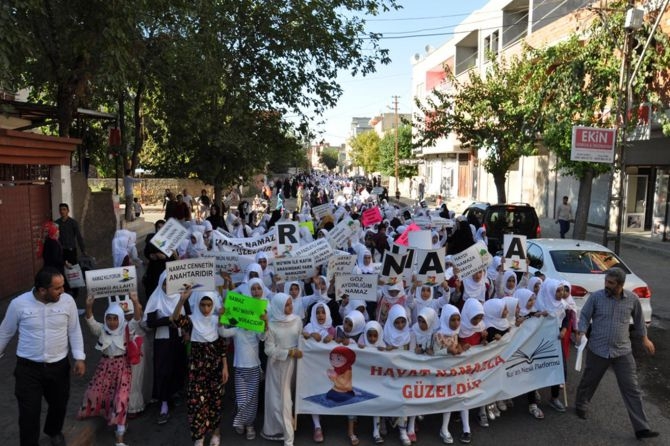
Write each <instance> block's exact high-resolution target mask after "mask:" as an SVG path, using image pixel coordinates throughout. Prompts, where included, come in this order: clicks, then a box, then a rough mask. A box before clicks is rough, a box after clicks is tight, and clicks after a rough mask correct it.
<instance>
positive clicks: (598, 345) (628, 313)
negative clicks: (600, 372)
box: [579, 289, 647, 358]
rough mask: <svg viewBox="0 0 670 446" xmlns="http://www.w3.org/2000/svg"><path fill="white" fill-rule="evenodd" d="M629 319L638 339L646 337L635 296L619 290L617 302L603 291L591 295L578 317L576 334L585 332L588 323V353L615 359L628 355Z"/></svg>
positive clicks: (639, 306)
mask: <svg viewBox="0 0 670 446" xmlns="http://www.w3.org/2000/svg"><path fill="white" fill-rule="evenodd" d="M631 318H632V319H633V325H634V327H635V331H636V333H637V334H638V335H639V336H646V335H647V328H646V327H645V325H644V317H643V315H642V307H641V305H640V301H639V300H638V298H637V296H636V295H635V294H633V293H632V292H630V291H628V290H623V295H622V297H621V298H620V299H618V298H615V297H614V296H611V295H610V294H609V293H608V292H607V291H606V290H604V289H602V290H598V291H596V292H594V293H593V294H591V297H589V298H588V300H587V301H586V303H585V304H584V307H582V311H581V315H580V317H579V331H580V332H581V333H585V332H586V329H587V327H588V325H589V323H591V336H590V337H589V344H588V347H589V350H591V352H593V353H594V354H596V355H598V356H600V357H601V358H618V357H620V356H623V355H627V354H630V353H631V352H632V347H631V343H630V332H629V325H630V321H631Z"/></svg>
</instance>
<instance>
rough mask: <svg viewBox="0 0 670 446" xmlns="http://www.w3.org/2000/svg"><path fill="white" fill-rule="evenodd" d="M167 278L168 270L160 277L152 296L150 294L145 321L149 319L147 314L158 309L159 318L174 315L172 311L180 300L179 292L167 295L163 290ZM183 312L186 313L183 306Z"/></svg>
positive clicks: (145, 311) (145, 310)
mask: <svg viewBox="0 0 670 446" xmlns="http://www.w3.org/2000/svg"><path fill="white" fill-rule="evenodd" d="M166 278H167V271H163V272H162V273H161V275H160V277H159V278H158V286H157V287H156V289H155V290H154V292H153V293H151V296H149V300H148V301H147V306H146V308H145V309H144V320H145V321H146V320H147V315H148V314H149V313H153V312H154V311H158V317H159V318H161V317H169V316H172V312H173V311H174V309H175V307H176V306H177V303H178V302H179V293H174V294H170V295H167V294H165V291H163V283H165V280H166ZM182 314H184V309H183V308H182Z"/></svg>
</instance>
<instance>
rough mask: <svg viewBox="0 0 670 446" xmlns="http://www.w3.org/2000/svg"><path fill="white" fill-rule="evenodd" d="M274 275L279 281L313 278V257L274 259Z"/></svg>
mask: <svg viewBox="0 0 670 446" xmlns="http://www.w3.org/2000/svg"><path fill="white" fill-rule="evenodd" d="M273 265H274V269H275V274H276V275H277V276H279V278H280V280H281V281H284V282H286V281H287V280H295V279H307V278H308V277H312V276H314V272H315V271H314V269H315V267H316V266H315V265H314V258H313V257H284V258H279V257H277V258H275V259H274V263H273Z"/></svg>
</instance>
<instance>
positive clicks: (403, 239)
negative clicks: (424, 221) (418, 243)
mask: <svg viewBox="0 0 670 446" xmlns="http://www.w3.org/2000/svg"><path fill="white" fill-rule="evenodd" d="M420 230H421V228H420V227H419V226H418V225H417V224H415V223H412V224H410V225H409V226H407V227H406V228H405V231H404V232H403V233H402V234H400V237H398V238H397V239H396V241H395V242H396V243H397V244H398V245H402V246H407V245H408V244H409V234H410V232H414V231H420Z"/></svg>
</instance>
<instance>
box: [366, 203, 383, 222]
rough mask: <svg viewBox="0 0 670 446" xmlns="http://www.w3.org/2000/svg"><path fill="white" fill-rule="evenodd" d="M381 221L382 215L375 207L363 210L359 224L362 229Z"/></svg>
mask: <svg viewBox="0 0 670 446" xmlns="http://www.w3.org/2000/svg"><path fill="white" fill-rule="evenodd" d="M382 220H383V217H382V213H381V211H380V210H379V208H378V207H376V206H375V207H372V208H370V209H366V210H364V211H363V214H361V223H362V224H363V226H364V227H368V226H372V225H374V224H375V223H379V222H380V221H382Z"/></svg>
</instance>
